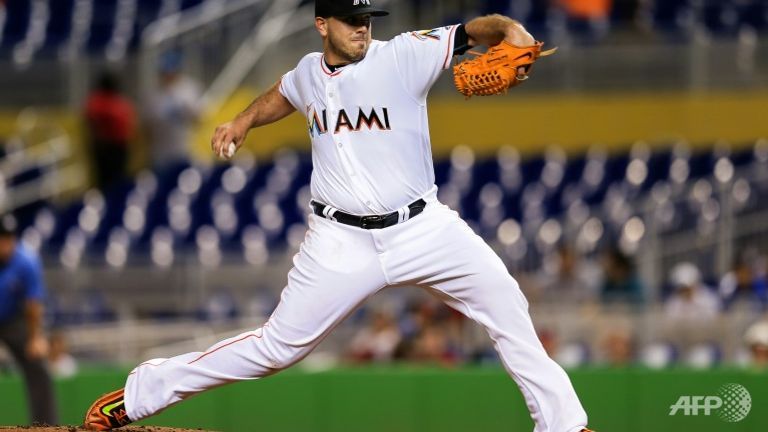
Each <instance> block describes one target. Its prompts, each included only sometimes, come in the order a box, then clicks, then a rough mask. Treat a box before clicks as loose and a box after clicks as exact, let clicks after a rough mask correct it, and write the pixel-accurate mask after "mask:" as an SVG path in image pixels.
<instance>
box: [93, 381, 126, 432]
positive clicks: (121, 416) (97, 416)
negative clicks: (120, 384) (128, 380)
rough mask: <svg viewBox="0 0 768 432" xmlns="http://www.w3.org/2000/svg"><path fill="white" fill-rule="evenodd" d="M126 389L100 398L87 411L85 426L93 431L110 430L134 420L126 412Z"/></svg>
mask: <svg viewBox="0 0 768 432" xmlns="http://www.w3.org/2000/svg"><path fill="white" fill-rule="evenodd" d="M123 394H124V389H120V390H116V391H113V392H112V393H107V394H105V395H104V396H102V397H100V398H98V399H97V400H96V402H94V403H93V405H91V407H90V408H89V409H88V412H86V413H85V420H84V421H83V426H84V427H85V428H86V429H88V430H92V431H108V430H112V429H117V428H119V427H122V426H125V425H127V424H129V423H131V422H132V420H131V419H129V418H128V415H127V414H126V413H125V400H123Z"/></svg>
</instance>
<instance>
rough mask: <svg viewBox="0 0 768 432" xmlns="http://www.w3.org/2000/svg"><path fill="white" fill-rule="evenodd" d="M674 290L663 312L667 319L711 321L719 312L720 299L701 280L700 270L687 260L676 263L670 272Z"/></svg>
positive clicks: (701, 322)
mask: <svg viewBox="0 0 768 432" xmlns="http://www.w3.org/2000/svg"><path fill="white" fill-rule="evenodd" d="M670 283H671V286H672V289H674V292H673V293H672V295H671V296H670V297H669V299H667V302H666V305H665V306H664V312H665V314H666V315H667V317H668V318H669V319H672V320H674V321H678V322H683V323H690V324H696V325H700V324H707V323H711V322H712V321H713V320H714V319H715V318H717V316H718V315H719V313H720V299H719V298H718V297H717V295H716V294H715V293H714V292H713V291H712V290H711V289H710V288H709V287H707V286H705V285H704V284H703V283H702V282H701V272H700V271H699V269H698V268H697V267H696V266H695V265H693V264H692V263H689V262H684V263H680V264H678V265H676V266H675V267H674V268H673V269H672V272H671V274H670Z"/></svg>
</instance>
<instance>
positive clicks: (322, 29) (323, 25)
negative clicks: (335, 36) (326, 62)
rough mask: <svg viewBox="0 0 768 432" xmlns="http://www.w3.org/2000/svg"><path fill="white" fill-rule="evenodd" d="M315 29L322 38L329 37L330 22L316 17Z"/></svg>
mask: <svg viewBox="0 0 768 432" xmlns="http://www.w3.org/2000/svg"><path fill="white" fill-rule="evenodd" d="M315 28H316V29H317V32H318V33H320V36H322V37H326V36H328V20H327V19H325V18H323V17H315Z"/></svg>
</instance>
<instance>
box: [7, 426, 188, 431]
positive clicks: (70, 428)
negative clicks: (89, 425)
mask: <svg viewBox="0 0 768 432" xmlns="http://www.w3.org/2000/svg"><path fill="white" fill-rule="evenodd" d="M87 430H88V429H84V428H82V427H81V426H56V427H50V426H48V427H39V426H0V431H3V432H80V431H87ZM117 430H119V431H120V432H201V431H203V430H202V429H178V428H167V427H154V426H128V427H122V428H120V429H117Z"/></svg>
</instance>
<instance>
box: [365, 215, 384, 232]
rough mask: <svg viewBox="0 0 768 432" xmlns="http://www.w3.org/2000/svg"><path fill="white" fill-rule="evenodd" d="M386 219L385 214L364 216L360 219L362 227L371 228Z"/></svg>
mask: <svg viewBox="0 0 768 432" xmlns="http://www.w3.org/2000/svg"><path fill="white" fill-rule="evenodd" d="M383 219H384V217H383V216H363V217H362V218H361V219H360V228H362V229H369V228H375V227H376V226H378V225H379V224H380V222H381V221H382V220H383Z"/></svg>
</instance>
